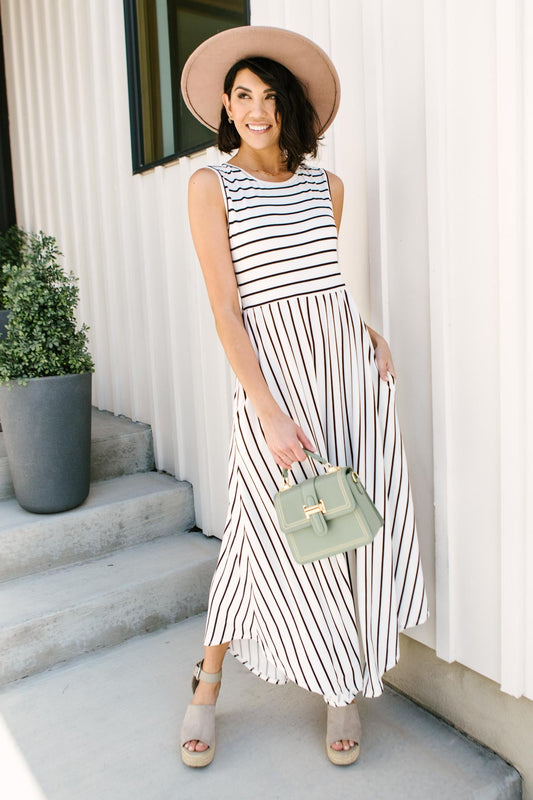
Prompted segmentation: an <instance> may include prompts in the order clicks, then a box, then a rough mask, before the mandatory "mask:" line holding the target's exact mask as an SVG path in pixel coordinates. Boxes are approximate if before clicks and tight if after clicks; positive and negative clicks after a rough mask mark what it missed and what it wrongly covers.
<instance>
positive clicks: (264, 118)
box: [222, 69, 281, 150]
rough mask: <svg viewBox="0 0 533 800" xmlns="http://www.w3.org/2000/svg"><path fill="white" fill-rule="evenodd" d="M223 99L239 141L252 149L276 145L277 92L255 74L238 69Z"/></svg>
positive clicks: (278, 126) (279, 128) (279, 130)
mask: <svg viewBox="0 0 533 800" xmlns="http://www.w3.org/2000/svg"><path fill="white" fill-rule="evenodd" d="M222 102H223V103H224V107H225V109H226V111H227V114H228V117H229V118H230V119H233V124H234V125H235V128H236V130H237V133H238V134H239V136H240V137H241V142H246V144H248V145H249V146H250V147H252V148H253V149H254V150H261V149H263V148H265V147H271V146H272V145H274V144H276V145H277V144H278V142H279V136H280V133H281V120H280V116H279V114H278V113H277V111H276V93H275V91H274V90H273V89H271V88H270V86H267V84H266V83H263V81H262V80H261V78H259V77H258V76H257V75H256V74H255V73H253V72H252V71H251V70H249V69H241V70H239V72H237V74H236V76H235V82H234V84H233V88H232V90H231V93H230V94H229V95H227V94H224V95H223V96H222Z"/></svg>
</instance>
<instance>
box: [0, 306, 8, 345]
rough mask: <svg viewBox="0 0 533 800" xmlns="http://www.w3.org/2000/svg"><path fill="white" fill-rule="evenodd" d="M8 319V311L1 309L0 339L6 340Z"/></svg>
mask: <svg viewBox="0 0 533 800" xmlns="http://www.w3.org/2000/svg"><path fill="white" fill-rule="evenodd" d="M8 318H9V311H7V310H6V309H5V308H0V339H4V338H5V335H6V325H7V320H8Z"/></svg>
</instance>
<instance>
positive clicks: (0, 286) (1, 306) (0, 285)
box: [0, 225, 28, 339]
mask: <svg viewBox="0 0 533 800" xmlns="http://www.w3.org/2000/svg"><path fill="white" fill-rule="evenodd" d="M27 241H28V234H27V233H26V231H25V230H23V229H22V228H20V227H19V226H18V225H12V226H11V227H10V228H8V229H7V231H4V232H3V233H0V339H3V338H4V336H5V332H6V327H7V320H8V315H9V310H8V308H7V306H6V304H5V300H4V288H5V285H6V283H7V272H4V270H3V267H4V265H5V264H20V263H21V262H22V257H23V253H24V249H25V246H26V244H27Z"/></svg>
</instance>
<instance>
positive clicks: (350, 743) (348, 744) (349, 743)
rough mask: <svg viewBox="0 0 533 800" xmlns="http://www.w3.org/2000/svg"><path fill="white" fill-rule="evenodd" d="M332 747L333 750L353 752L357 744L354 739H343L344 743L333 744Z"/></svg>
mask: <svg viewBox="0 0 533 800" xmlns="http://www.w3.org/2000/svg"><path fill="white" fill-rule="evenodd" d="M331 746H332V748H333V750H339V751H340V750H351V749H352V747H355V742H354V740H353V739H342V741H341V740H339V741H338V742H332V743H331Z"/></svg>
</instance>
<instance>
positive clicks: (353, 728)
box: [326, 702, 361, 766]
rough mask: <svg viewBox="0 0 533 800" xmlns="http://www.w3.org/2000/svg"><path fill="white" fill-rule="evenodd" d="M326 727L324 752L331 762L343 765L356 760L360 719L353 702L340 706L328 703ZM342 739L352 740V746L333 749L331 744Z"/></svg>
mask: <svg viewBox="0 0 533 800" xmlns="http://www.w3.org/2000/svg"><path fill="white" fill-rule="evenodd" d="M326 728H327V730H326V752H327V754H328V758H329V760H330V761H331V762H332V764H337V765H338V766H345V765H347V764H353V763H354V761H357V759H358V758H359V743H360V741H361V720H360V719H359V712H358V710H357V706H356V704H355V702H353V703H350V705H349V706H342V707H341V708H334V707H333V706H329V705H328V721H327V726H326ZM343 739H350V740H352V741H354V742H355V745H354V747H351V748H350V749H349V750H334V749H333V747H332V746H331V745H332V744H333V742H340V741H342V740H343Z"/></svg>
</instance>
